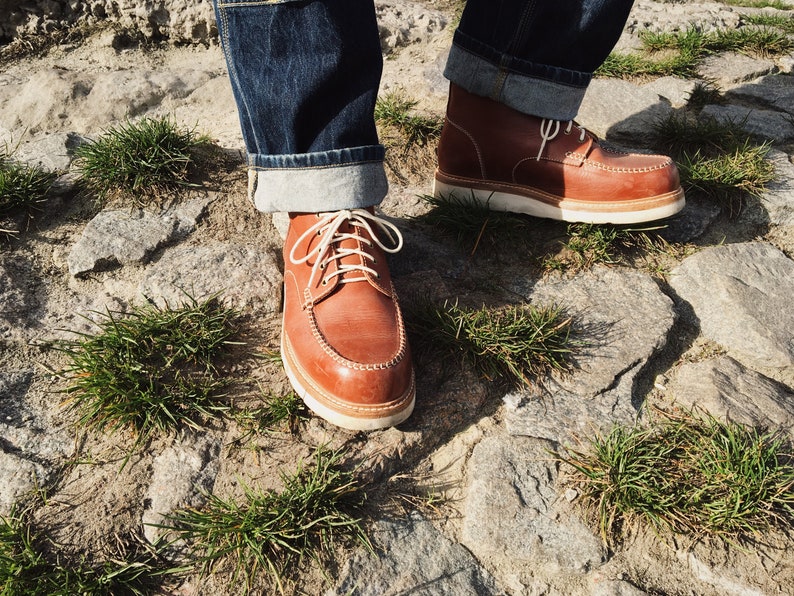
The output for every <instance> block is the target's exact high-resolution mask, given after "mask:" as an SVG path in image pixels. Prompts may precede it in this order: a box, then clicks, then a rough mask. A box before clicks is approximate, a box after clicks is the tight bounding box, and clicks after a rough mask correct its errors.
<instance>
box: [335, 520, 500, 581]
mask: <svg viewBox="0 0 794 596" xmlns="http://www.w3.org/2000/svg"><path fill="white" fill-rule="evenodd" d="M370 538H371V539H372V541H373V542H374V546H375V550H376V552H375V553H369V552H367V551H365V550H364V549H358V550H357V551H356V552H355V553H354V554H353V556H352V557H351V558H350V559H349V560H348V561H347V562H346V563H345V565H344V567H343V568H342V571H341V573H340V578H341V579H340V580H339V582H338V583H337V585H336V587H335V588H332V589H331V590H328V591H327V592H326V593H325V596H343V595H344V596H349V595H355V596H399V595H403V594H411V593H421V594H422V595H423V596H447V595H449V594H455V595H456V596H457V595H460V596H489V595H492V594H493V595H496V594H504V593H505V592H504V591H503V590H501V589H500V588H499V587H498V586H497V584H496V581H495V580H494V578H493V577H492V576H491V575H490V574H489V573H488V572H487V571H485V570H484V569H483V568H482V567H481V566H480V564H479V563H478V562H477V559H475V558H474V557H473V556H472V555H471V553H470V552H469V551H468V550H466V549H465V548H464V547H463V546H461V545H460V544H456V543H455V542H452V541H451V540H450V539H449V538H447V537H446V536H444V535H443V534H442V533H441V532H439V531H438V530H437V529H436V528H435V527H434V526H433V524H431V523H430V522H429V521H427V520H426V519H424V518H423V517H422V516H421V515H420V514H419V513H416V512H414V513H412V514H411V515H409V516H406V517H404V518H402V519H382V520H379V521H377V522H375V524H374V527H373V528H372V530H371V531H370ZM420 587H421V589H420Z"/></svg>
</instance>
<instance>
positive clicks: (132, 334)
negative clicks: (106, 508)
mask: <svg viewBox="0 0 794 596" xmlns="http://www.w3.org/2000/svg"><path fill="white" fill-rule="evenodd" d="M237 321H238V313H237V312H236V311H234V310H233V309H229V308H226V307H224V306H222V305H221V303H220V301H219V300H218V297H217V296H213V297H210V298H209V299H207V300H205V301H203V302H199V301H197V300H195V299H193V298H190V300H189V301H188V302H186V303H185V304H183V305H181V306H180V307H178V308H175V309H171V308H163V309H161V308H158V307H156V306H154V305H147V306H143V307H137V308H134V309H132V311H131V312H130V313H129V314H127V315H121V316H120V315H118V314H114V313H110V312H108V313H107V314H106V315H105V316H104V319H103V320H102V321H100V322H99V323H98V326H99V330H100V331H99V333H98V334H96V335H88V334H80V335H81V336H82V337H81V339H78V340H74V341H68V342H64V343H62V344H60V345H59V347H60V349H62V350H63V351H65V352H66V354H67V356H68V357H69V359H70V360H71V363H70V365H69V366H68V368H67V369H66V371H65V373H66V374H67V376H68V377H69V379H70V380H71V385H70V386H69V387H68V388H67V389H66V392H67V393H68V394H69V395H70V396H71V398H72V400H73V405H72V407H73V408H76V409H78V410H79V411H80V419H79V421H80V423H81V424H83V425H86V426H90V427H94V428H97V429H99V430H105V429H109V430H110V431H111V432H113V431H116V430H118V429H121V428H131V429H133V430H134V431H135V432H136V433H138V435H139V437H140V438H139V441H143V440H145V439H146V438H147V437H148V436H149V435H150V434H151V433H152V432H154V431H163V432H168V431H172V430H175V429H177V428H178V427H180V426H181V425H187V426H190V427H193V428H196V427H198V423H197V419H199V418H202V417H204V418H209V417H212V416H214V415H217V414H218V413H219V412H223V411H225V410H227V409H228V408H227V406H226V405H225V404H223V403H221V402H220V401H219V400H218V397H220V396H219V392H220V389H221V388H222V387H223V386H224V384H225V382H224V380H223V379H222V378H221V377H220V375H219V374H218V369H217V367H216V361H217V360H218V359H219V358H221V357H222V356H223V355H224V353H225V350H226V348H227V347H228V345H229V344H230V342H231V339H232V337H233V336H234V335H235V334H236V333H237Z"/></svg>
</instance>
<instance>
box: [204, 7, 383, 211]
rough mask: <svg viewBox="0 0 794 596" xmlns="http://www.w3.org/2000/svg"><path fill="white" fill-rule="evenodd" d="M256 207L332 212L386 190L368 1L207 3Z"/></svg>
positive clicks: (376, 50)
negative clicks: (234, 105) (215, 27)
mask: <svg viewBox="0 0 794 596" xmlns="http://www.w3.org/2000/svg"><path fill="white" fill-rule="evenodd" d="M214 4H215V12H216V18H217V22H218V30H219V32H220V37H221V43H222V45H223V49H224V53H225V56H226V62H227V66H228V70H229V78H230V80H231V84H232V90H233V92H234V97H235V100H236V102H237V108H238V112H239V115H240V124H241V126H242V130H243V138H244V140H245V145H246V149H247V152H248V164H249V168H250V169H249V181H250V183H251V184H250V185H249V187H250V188H249V190H250V191H251V196H252V199H253V201H254V204H255V205H256V207H257V208H258V209H260V210H262V211H305V212H319V211H336V210H339V209H352V208H355V207H368V206H371V205H375V204H377V203H379V202H380V201H381V200H382V199H383V197H384V196H385V195H386V192H387V183H386V175H385V172H384V168H383V157H384V149H383V146H382V145H380V144H379V142H378V135H377V131H376V129H375V122H374V118H373V109H374V106H375V100H376V98H377V92H378V85H379V83H380V75H381V70H382V57H381V51H380V40H379V36H378V28H377V23H376V19H375V8H374V4H373V2H372V0H315V1H309V0H282V1H279V0H269V1H257V0H253V1H252V0H214Z"/></svg>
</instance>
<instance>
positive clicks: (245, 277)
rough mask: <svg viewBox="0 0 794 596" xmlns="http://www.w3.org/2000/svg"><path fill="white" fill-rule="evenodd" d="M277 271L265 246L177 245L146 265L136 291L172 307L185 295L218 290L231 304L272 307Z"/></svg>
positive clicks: (275, 305)
mask: <svg viewBox="0 0 794 596" xmlns="http://www.w3.org/2000/svg"><path fill="white" fill-rule="evenodd" d="M281 286H282V276H281V271H280V270H279V268H278V265H277V264H276V260H275V259H274V258H273V255H271V254H270V253H269V252H268V251H267V250H264V249H263V248H261V247H257V246H242V245H237V244H227V243H219V244H214V245H208V246H178V247H175V248H173V249H171V250H168V251H166V253H165V254H164V255H163V256H162V258H160V259H159V260H158V261H157V262H156V263H153V264H152V265H150V266H149V267H148V268H147V269H146V273H145V275H144V278H143V279H142V281H141V282H140V284H139V286H138V292H139V294H141V295H144V296H147V297H148V298H149V299H151V300H153V301H154V302H155V303H157V304H160V305H164V304H170V305H171V306H175V305H176V304H178V303H181V302H184V301H185V299H186V294H189V295H190V296H193V297H194V298H197V299H201V298H203V297H207V296H209V295H212V294H216V293H218V292H220V293H222V296H223V299H224V301H227V302H228V303H229V304H231V305H233V306H234V307H236V308H246V307H251V308H257V309H261V311H260V312H261V313H262V314H272V313H275V312H277V311H278V309H279V305H280V303H281Z"/></svg>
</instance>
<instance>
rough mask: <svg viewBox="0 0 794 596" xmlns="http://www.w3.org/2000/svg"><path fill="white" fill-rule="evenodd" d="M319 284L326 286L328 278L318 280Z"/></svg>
mask: <svg viewBox="0 0 794 596" xmlns="http://www.w3.org/2000/svg"><path fill="white" fill-rule="evenodd" d="M320 285H321V286H327V285H328V280H327V279H324V280H323V281H321V282H320Z"/></svg>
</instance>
